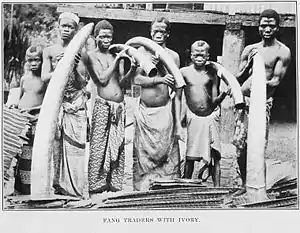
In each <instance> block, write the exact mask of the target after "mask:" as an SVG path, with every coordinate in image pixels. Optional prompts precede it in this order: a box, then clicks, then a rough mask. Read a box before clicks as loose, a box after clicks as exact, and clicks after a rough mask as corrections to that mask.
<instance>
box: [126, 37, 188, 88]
mask: <svg viewBox="0 0 300 233" xmlns="http://www.w3.org/2000/svg"><path fill="white" fill-rule="evenodd" d="M126 45H130V46H133V47H136V46H144V47H145V48H146V49H148V50H150V51H151V52H152V53H153V54H158V55H159V58H160V60H161V61H162V62H163V64H164V65H165V67H166V69H167V70H168V72H169V73H170V74H172V75H173V76H174V79H175V86H176V88H179V87H182V86H185V81H184V79H183V76H182V74H181V72H180V70H179V68H178V67H177V65H176V64H175V62H174V60H173V59H172V57H170V55H169V54H168V53H167V52H166V51H165V50H164V49H163V48H162V47H161V46H160V45H158V44H156V43H155V42H154V41H152V40H150V39H148V38H146V37H142V36H138V37H134V38H132V39H130V40H128V41H127V42H126Z"/></svg>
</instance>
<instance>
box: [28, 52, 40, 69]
mask: <svg viewBox="0 0 300 233" xmlns="http://www.w3.org/2000/svg"><path fill="white" fill-rule="evenodd" d="M26 61H27V63H28V66H29V69H30V70H31V71H33V72H35V71H38V70H39V69H40V68H41V65H42V59H41V56H40V54H38V53H32V54H30V55H27V56H26Z"/></svg>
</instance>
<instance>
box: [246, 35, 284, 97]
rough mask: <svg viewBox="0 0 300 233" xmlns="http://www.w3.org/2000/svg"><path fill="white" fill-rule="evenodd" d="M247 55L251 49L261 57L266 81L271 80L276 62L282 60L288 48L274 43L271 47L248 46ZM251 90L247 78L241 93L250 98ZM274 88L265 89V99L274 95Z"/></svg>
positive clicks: (261, 44)
mask: <svg viewBox="0 0 300 233" xmlns="http://www.w3.org/2000/svg"><path fill="white" fill-rule="evenodd" d="M247 49H248V51H249V53H248V55H249V54H250V52H251V51H252V50H253V49H257V50H258V53H259V54H260V55H261V56H262V58H263V60H264V63H265V70H266V80H267V81H268V80H271V79H272V78H273V74H274V69H275V66H276V64H277V62H278V61H280V60H281V59H282V56H283V54H284V53H286V51H287V50H288V48H287V47H286V46H285V45H284V44H283V43H281V42H279V41H276V43H275V44H274V45H272V46H265V47H264V46H263V43H262V42H259V43H256V44H253V45H249V46H248V48H247ZM250 89H251V77H250V78H248V79H247V80H246V81H245V82H244V83H243V85H242V92H243V94H244V95H245V96H248V97H249V96H250ZM275 90H276V88H271V87H267V97H272V96H273V95H274V92H275Z"/></svg>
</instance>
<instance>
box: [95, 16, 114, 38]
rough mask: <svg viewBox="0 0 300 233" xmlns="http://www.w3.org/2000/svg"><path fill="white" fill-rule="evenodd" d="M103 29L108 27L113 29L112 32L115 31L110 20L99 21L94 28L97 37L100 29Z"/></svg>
mask: <svg viewBox="0 0 300 233" xmlns="http://www.w3.org/2000/svg"><path fill="white" fill-rule="evenodd" d="M101 29H108V30H111V31H112V33H114V27H113V26H112V25H111V23H110V22H108V21H107V20H101V21H100V22H98V23H97V24H96V26H95V29H94V36H95V37H97V36H98V34H99V31H100V30H101Z"/></svg>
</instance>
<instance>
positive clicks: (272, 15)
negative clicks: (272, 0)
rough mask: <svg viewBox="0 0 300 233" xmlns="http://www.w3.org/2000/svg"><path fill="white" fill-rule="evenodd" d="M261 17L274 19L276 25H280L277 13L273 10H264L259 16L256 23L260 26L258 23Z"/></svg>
mask: <svg viewBox="0 0 300 233" xmlns="http://www.w3.org/2000/svg"><path fill="white" fill-rule="evenodd" d="M263 17H266V18H274V19H275V21H276V25H277V26H279V24H280V16H279V14H278V13H277V11H275V10H273V9H266V10H264V11H263V12H262V13H261V14H260V16H259V21H258V23H259V24H260V21H261V19H262V18H263Z"/></svg>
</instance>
